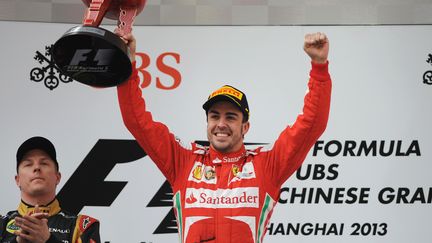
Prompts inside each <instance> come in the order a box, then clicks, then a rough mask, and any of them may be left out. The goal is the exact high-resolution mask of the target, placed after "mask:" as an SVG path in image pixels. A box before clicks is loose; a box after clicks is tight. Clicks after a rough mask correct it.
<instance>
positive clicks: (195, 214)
mask: <svg viewBox="0 0 432 243" xmlns="http://www.w3.org/2000/svg"><path fill="white" fill-rule="evenodd" d="M308 87H309V92H308V93H307V94H306V96H305V98H304V107H303V114H301V115H299V116H298V117H297V119H296V122H295V123H294V124H293V126H288V127H286V128H285V129H284V130H283V131H282V133H281V134H280V136H279V138H278V139H277V140H276V141H275V142H274V143H273V144H272V145H271V146H268V147H259V148H257V149H255V150H246V149H245V147H244V146H243V147H242V149H240V150H239V151H237V152H234V153H229V154H223V153H219V152H218V151H215V150H213V149H212V148H211V147H204V146H201V145H198V144H196V143H191V144H190V145H187V146H185V145H183V144H182V143H181V142H180V141H179V140H178V139H176V137H175V136H174V135H173V134H172V133H171V132H170V131H169V129H168V128H167V126H165V125H164V124H162V123H159V122H155V121H153V119H152V115H151V113H150V112H148V111H147V110H146V108H145V102H144V99H143V98H142V96H141V95H142V92H141V89H140V88H139V77H138V72H137V70H136V69H134V70H133V74H132V76H131V78H130V79H129V81H127V82H126V83H124V84H122V85H120V86H118V99H119V104H120V109H121V113H122V116H123V120H124V123H125V125H126V127H127V128H128V129H129V131H130V132H131V133H132V134H133V136H134V137H135V138H136V140H137V141H138V143H139V144H140V146H141V147H142V148H143V149H144V151H145V152H146V153H147V154H148V155H149V156H150V158H151V159H152V160H153V161H154V163H155V164H156V165H157V167H158V168H159V169H160V170H161V171H162V173H163V174H164V176H165V177H166V178H167V180H168V181H169V183H170V184H171V187H172V189H173V193H174V196H173V201H174V209H175V214H176V219H177V225H178V231H179V236H180V239H181V242H188V243H189V242H218V243H229V242H242V243H246V242H247V243H249V242H262V241H263V237H264V234H265V232H266V228H267V224H268V223H269V219H270V216H271V214H272V211H273V208H274V206H275V204H276V202H277V200H278V198H279V193H280V188H281V186H282V184H283V183H284V182H285V181H286V180H287V179H288V177H290V176H291V175H292V174H293V173H294V172H295V171H296V170H297V169H298V168H299V167H300V165H301V163H302V162H303V160H304V159H305V157H306V155H307V154H308V151H309V150H310V148H311V147H312V146H313V144H314V143H315V142H316V140H317V139H318V138H319V136H320V135H321V134H322V133H323V132H324V130H325V128H326V125H327V120H328V114H329V108H330V94H331V79H330V75H329V73H328V63H327V64H314V63H312V70H311V72H310V79H309V83H308Z"/></svg>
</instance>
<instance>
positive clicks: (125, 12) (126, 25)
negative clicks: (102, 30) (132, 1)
mask: <svg viewBox="0 0 432 243" xmlns="http://www.w3.org/2000/svg"><path fill="white" fill-rule="evenodd" d="M136 15H137V9H136V8H135V9H134V8H125V7H124V6H120V14H119V18H118V21H117V28H118V31H119V32H120V35H125V34H129V33H130V32H132V24H133V21H134V20H135V16H136Z"/></svg>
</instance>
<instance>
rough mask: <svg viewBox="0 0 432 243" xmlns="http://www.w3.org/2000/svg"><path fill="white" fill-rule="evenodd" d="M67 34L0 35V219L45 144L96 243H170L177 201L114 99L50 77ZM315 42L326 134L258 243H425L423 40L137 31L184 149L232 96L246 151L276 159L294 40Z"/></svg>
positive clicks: (415, 34)
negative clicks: (19, 167)
mask: <svg viewBox="0 0 432 243" xmlns="http://www.w3.org/2000/svg"><path fill="white" fill-rule="evenodd" d="M71 27H73V25H69V24H52V23H27V22H1V21H0V29H1V30H2V31H3V33H7V34H4V35H2V41H1V43H2V45H0V53H1V56H0V68H1V74H0V75H1V76H0V79H1V82H0V84H1V88H0V112H1V119H0V129H1V130H0V131H1V132H0V134H1V136H0V142H1V146H0V160H1V161H2V167H1V169H0V195H1V196H0V214H2V215H4V214H6V213H7V212H8V211H10V210H14V209H16V208H17V205H18V203H19V197H20V193H19V190H18V188H17V186H16V184H15V180H14V176H15V175H16V159H15V155H16V150H17V148H18V146H19V145H20V144H21V143H22V142H23V141H24V140H26V139H27V138H29V137H31V136H36V135H39V136H44V137H46V138H48V139H50V140H51V141H52V142H53V143H54V144H55V145H56V148H57V158H58V161H59V165H60V171H61V173H62V180H61V183H60V184H59V186H58V197H59V198H60V200H61V202H62V205H63V206H64V208H66V209H67V210H69V211H71V212H74V213H83V214H88V215H91V216H93V217H95V218H98V219H99V220H100V221H101V237H102V240H103V242H111V243H124V242H126V243H142V242H146V243H149V242H152V243H163V242H178V235H177V226H176V224H175V221H173V220H174V213H173V210H172V207H171V206H172V192H171V189H170V187H169V185H168V184H167V182H166V181H165V178H164V177H163V175H162V174H161V173H160V172H159V170H158V169H157V167H156V166H155V165H154V163H153V162H152V161H151V160H150V159H149V158H148V156H146V153H145V151H143V150H141V149H140V147H139V146H138V145H137V143H136V142H135V140H134V138H133V137H132V136H131V134H130V133H129V132H128V131H127V129H126V128H125V126H124V125H123V121H122V118H121V115H120V111H119V106H118V103H117V93H116V88H115V87H110V88H93V87H89V86H87V85H84V84H82V83H79V82H77V81H74V80H72V79H70V78H68V77H66V76H64V75H61V74H60V73H59V71H58V69H57V68H56V66H55V65H54V63H53V61H52V57H51V55H50V50H51V48H52V45H53V44H54V43H55V41H56V40H57V39H58V38H59V37H60V36H61V35H62V34H63V33H64V31H65V30H67V29H69V28H71ZM104 28H106V29H113V26H104ZM316 31H320V32H325V33H326V34H327V35H328V37H329V39H330V56H329V61H330V64H329V69H330V73H331V76H332V79H333V94H332V104H331V111H330V119H329V122H328V127H327V130H326V131H325V133H324V134H323V135H322V136H321V137H320V139H319V141H318V142H317V143H316V144H315V146H314V147H313V148H312V149H311V151H310V153H309V154H308V156H307V158H306V160H305V162H304V164H303V166H302V167H301V168H300V169H299V170H298V171H297V172H296V173H295V174H293V176H291V178H290V179H289V180H288V181H287V182H286V183H285V184H284V185H283V187H282V188H281V193H280V199H279V204H277V206H276V208H275V210H274V212H273V217H272V219H271V222H270V224H269V226H268V230H267V236H266V237H265V242H280V243H282V242H308V243H330V242H331V243H347V242H349V243H360V242H361V243H364V242H373V243H389V242H392V243H406V242H416V243H429V242H430V226H431V225H432V210H431V206H432V179H431V176H430V173H431V171H432V152H431V151H432V150H431V148H432V129H431V126H430V121H431V120H432V114H431V111H430V110H429V108H428V106H429V104H431V103H432V47H431V44H430V43H431V42H430V40H431V37H432V26H426V25H423V26H171V27H169V26H163V27H161V26H135V27H134V30H133V32H134V34H135V36H136V38H137V40H138V43H137V52H138V53H137V67H138V69H139V75H140V77H141V83H140V87H141V88H142V90H143V96H144V97H145V98H146V102H147V107H148V109H149V110H150V111H152V113H153V117H154V119H155V120H157V121H161V122H163V123H165V124H166V125H167V126H168V127H169V128H170V130H171V131H172V132H173V133H174V134H175V135H176V136H178V137H179V138H180V139H181V140H182V142H183V143H188V142H191V141H196V140H200V141H205V140H206V117H205V113H204V110H203V109H202V107H201V106H202V104H203V103H204V102H205V101H206V99H207V96H208V94H209V93H210V92H211V91H212V90H215V89H217V88H219V87H220V86H222V85H224V84H230V85H233V86H234V87H237V88H239V89H240V90H242V91H244V92H245V93H246V94H247V96H248V100H249V107H250V111H251V115H250V122H251V129H250V130H249V133H248V134H247V135H246V137H245V142H247V143H254V144H256V143H258V144H271V143H272V142H273V141H275V139H276V138H277V137H278V135H279V133H280V132H281V131H282V130H283V129H284V128H285V127H286V126H288V125H291V124H292V123H293V122H294V121H295V118H296V117H297V115H298V114H300V113H301V109H302V105H303V97H304V94H305V91H306V89H307V81H308V77H309V71H310V59H309V57H308V56H307V55H306V54H305V53H304V51H303V38H304V35H305V34H306V33H309V32H316ZM254 146H255V145H254ZM250 148H253V146H251V147H250Z"/></svg>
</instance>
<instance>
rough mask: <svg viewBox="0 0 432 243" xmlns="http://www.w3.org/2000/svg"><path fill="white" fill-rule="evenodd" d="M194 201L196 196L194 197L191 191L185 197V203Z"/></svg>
mask: <svg viewBox="0 0 432 243" xmlns="http://www.w3.org/2000/svg"><path fill="white" fill-rule="evenodd" d="M196 201H198V199H196V198H195V197H194V195H193V193H191V194H190V195H189V197H187V198H186V203H194V202H196Z"/></svg>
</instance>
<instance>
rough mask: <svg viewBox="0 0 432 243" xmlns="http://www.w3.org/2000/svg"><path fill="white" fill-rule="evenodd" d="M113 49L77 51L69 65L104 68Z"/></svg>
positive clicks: (110, 57)
mask: <svg viewBox="0 0 432 243" xmlns="http://www.w3.org/2000/svg"><path fill="white" fill-rule="evenodd" d="M114 52H115V50H113V49H96V50H95V49H77V50H75V54H74V56H73V57H72V59H71V61H70V63H69V65H70V66H77V65H80V64H82V63H84V64H86V65H90V66H105V65H108V64H109V61H110V60H112V57H113V55H114Z"/></svg>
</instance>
